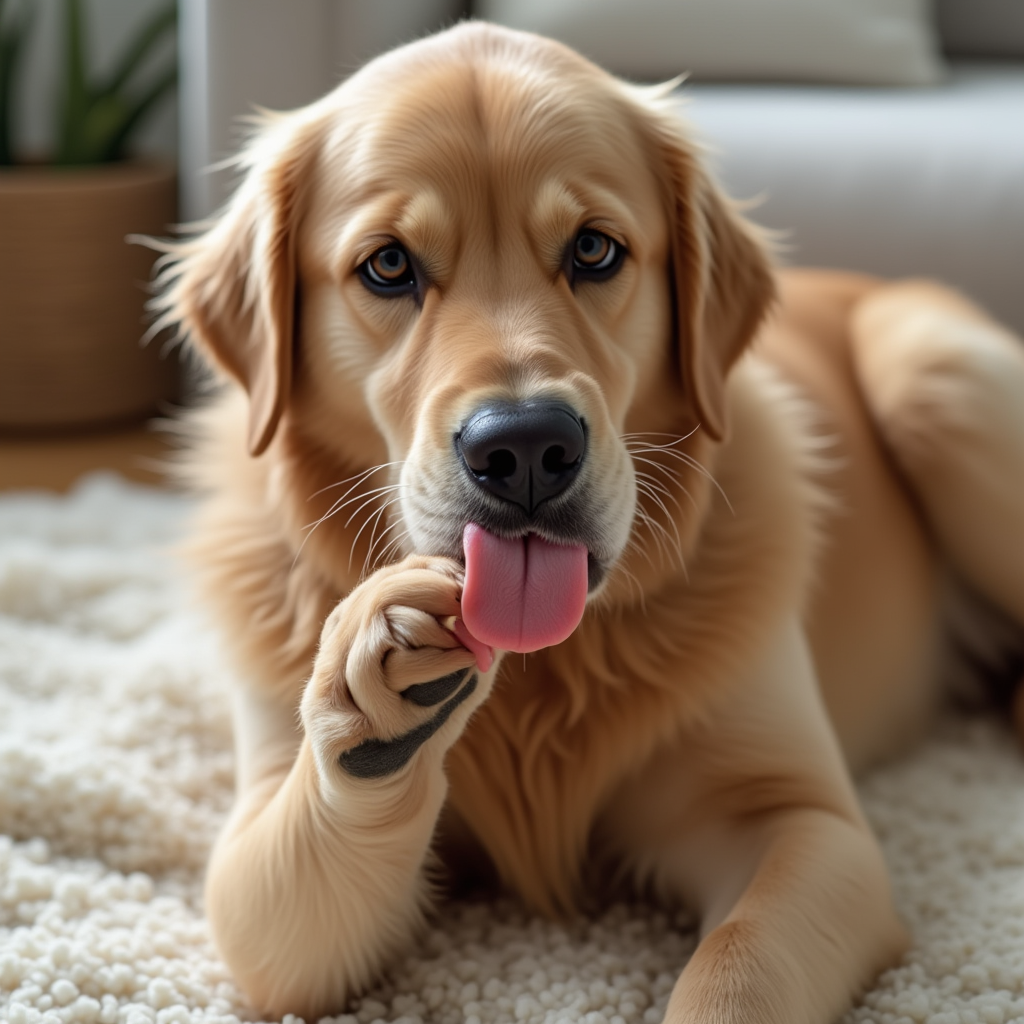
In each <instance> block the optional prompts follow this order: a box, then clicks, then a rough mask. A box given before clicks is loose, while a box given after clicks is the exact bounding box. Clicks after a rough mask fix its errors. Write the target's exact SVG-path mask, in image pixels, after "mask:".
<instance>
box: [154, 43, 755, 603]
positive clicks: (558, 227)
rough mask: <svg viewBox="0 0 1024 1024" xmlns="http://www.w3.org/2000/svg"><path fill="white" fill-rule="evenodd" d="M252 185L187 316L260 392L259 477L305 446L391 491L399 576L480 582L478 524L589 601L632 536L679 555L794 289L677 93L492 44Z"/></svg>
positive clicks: (327, 133)
mask: <svg viewBox="0 0 1024 1024" xmlns="http://www.w3.org/2000/svg"><path fill="white" fill-rule="evenodd" d="M245 160H246V162H247V165H248V173H247V176H246V178H245V180H244V182H243V184H242V185H241V187H240V189H239V191H238V193H237V194H236V196H235V197H234V199H233V200H232V202H231V203H230V205H229V207H228V208H227V210H226V212H225V214H224V215H223V216H222V217H221V219H220V220H219V221H218V223H217V224H216V225H215V226H214V227H213V228H211V229H210V230H209V231H208V232H207V233H206V234H204V235H202V236H201V237H199V238H198V239H195V240H193V241H191V242H189V243H185V244H184V245H183V247H182V256H181V259H180V260H179V262H178V264H177V266H176V268H175V269H174V270H173V272H172V273H173V274H174V275H175V278H174V280H173V281H172V284H171V287H170V289H169V291H168V298H167V303H168V305H169V306H170V308H171V309H172V311H173V313H174V315H175V316H176V317H178V318H179V319H180V320H181V321H182V322H183V323H184V325H185V327H186V328H187V330H188V332H189V333H190V334H191V336H192V337H193V338H194V340H195V341H196V343H197V344H198V345H199V347H200V348H201V349H202V350H203V351H204V352H205V353H206V354H207V355H208V356H209V357H210V358H212V360H213V361H214V362H215V363H216V364H217V365H218V366H219V367H220V368H221V369H222V370H224V371H226V372H227V374H229V375H230V376H231V377H233V378H235V380H237V381H238V382H239V383H240V384H241V385H242V386H243V387H244V388H245V390H246V391H247V393H248V396H249V409H250V413H249V432H248V443H249V450H250V453H251V454H252V455H253V456H260V455H261V454H262V453H264V451H265V450H266V449H268V447H269V448H270V449H271V451H270V452H268V453H267V455H265V456H263V457H265V458H266V457H270V458H273V457H274V454H273V453H274V452H275V451H277V450H278V449H281V448H282V446H283V444H284V442H283V441H282V436H281V435H285V436H290V437H291V438H292V443H291V444H290V445H285V447H288V449H289V450H290V451H292V452H294V451H295V450H296V447H297V445H296V443H294V439H295V438H297V437H298V438H302V439H303V440H302V444H304V445H306V446H307V447H315V448H316V450H317V451H319V452H321V453H328V455H327V456H325V457H326V458H327V461H328V463H330V464H331V465H332V466H333V467H334V468H333V469H332V472H333V473H334V474H335V477H336V478H340V477H341V476H345V477H347V476H349V475H350V474H352V473H353V472H356V473H358V472H359V471H361V470H367V469H371V468H372V467H376V466H383V465H388V466H390V467H391V473H392V476H393V485H394V486H395V487H396V488H397V490H396V491H395V492H394V495H395V496H396V498H397V500H396V501H395V503H394V504H393V505H392V506H391V508H390V511H389V515H391V516H392V517H394V519H395V520H396V522H395V525H396V530H397V534H396V536H398V537H400V538H401V541H400V543H398V544H396V545H395V547H394V548H393V549H392V550H396V549H398V550H405V551H418V552H423V553H427V552H429V553H438V554H449V555H452V556H454V557H457V558H462V557H463V540H464V533H465V531H466V527H467V524H471V523H472V524H477V525H478V526H479V527H481V528H482V529H483V531H484V533H485V535H486V536H488V537H491V538H498V539H499V540H501V539H504V540H506V541H507V540H510V539H515V540H521V539H522V538H526V537H528V536H530V537H538V538H542V539H543V540H544V541H546V542H549V543H551V544H554V545H557V546H570V547H573V546H575V547H576V548H577V549H578V548H581V547H582V548H585V549H586V554H587V559H586V564H587V584H588V586H589V589H590V591H591V592H595V591H596V590H597V589H599V586H600V585H601V583H602V581H603V580H604V579H605V577H606V576H607V574H608V570H609V569H610V568H612V567H613V566H615V565H616V564H620V563H621V562H622V560H623V555H624V552H625V551H626V549H627V546H628V545H629V542H630V536H631V531H639V532H640V533H642V532H643V531H645V530H646V531H647V532H649V533H650V532H652V531H654V530H655V529H656V528H657V529H659V530H661V531H662V532H663V533H666V535H667V534H668V531H669V530H670V529H678V523H675V522H672V521H673V520H678V519H679V518H680V517H681V516H682V514H683V513H682V511H681V505H679V504H675V507H673V503H677V502H678V496H679V495H682V494H684V493H685V491H686V489H687V484H688V483H689V485H690V490H691V491H693V490H695V489H696V490H699V489H700V488H701V487H702V486H703V484H702V482H701V478H700V476H699V473H698V471H696V470H694V469H693V467H691V466H690V465H689V463H688V462H687V461H686V460H687V459H689V458H691V457H692V456H694V455H695V454H697V455H699V454H701V453H706V452H707V450H708V449H709V448H710V447H711V446H713V442H715V441H716V440H720V439H721V438H722V436H723V434H724V432H725V430H726V419H727V409H726V396H725V380H726V376H727V374H728V371H729V368H730V366H731V365H732V364H733V363H734V361H735V360H736V358H737V357H738V355H739V354H740V352H741V351H742V349H743V348H744V346H745V345H746V344H747V342H748V341H749V340H750V338H751V336H752V334H753V333H754V331H755V330H756V328H757V326H758V324H759V322H760V320H761V318H762V315H763V313H764V311H765V308H766V306H767V305H768V303H769V302H770V300H771V297H772V294H773V285H772V276H771V272H770V268H769V265H768V262H767V260H766V257H765V254H764V251H763V248H762V246H761V244H760V243H759V241H758V239H757V237H756V235H755V233H754V232H753V231H752V230H751V229H750V228H749V226H748V225H746V224H745V223H744V222H743V220H742V219H741V218H740V217H739V216H738V215H737V214H736V213H735V212H734V210H733V209H732V208H731V206H730V205H729V204H728V202H727V201H726V200H725V199H724V198H723V197H722V195H721V194H720V193H719V192H718V190H717V189H716V187H715V186H714V185H713V183H712V182H711V181H710V179H709V178H708V177H707V175H706V174H705V172H704V170H703V168H702V166H701V163H700V160H699V159H698V157H697V155H696V154H695V151H694V148H693V146H692V145H691V144H690V143H689V142H688V141H687V140H686V138H685V135H684V132H683V128H682V126H681V124H680V123H679V121H678V118H677V117H676V115H675V114H674V113H673V112H672V111H671V110H670V109H669V107H668V105H667V104H666V103H665V102H663V101H661V100H659V99H658V98H657V95H656V94H655V92H654V91H652V90H646V91H645V90H641V89H639V88H636V87H632V86H628V85H626V84H624V83H622V82H620V81H618V80H616V79H614V78H612V77H611V76H609V75H607V74H605V73H604V72H602V71H601V70H599V69H598V68H596V67H595V66H593V65H592V64H590V63H588V62H587V61H585V60H584V59H583V58H581V57H579V56H578V55H577V54H575V53H573V52H572V51H570V50H568V49H566V48H565V47H563V46H560V45H558V44H556V43H553V42H550V41H547V40H544V39H540V38H537V37H535V36H530V35H525V34H522V33H516V32H510V31H506V30H503V29H498V28H494V27H491V26H487V25H482V24H466V25H462V26H459V27H457V28H455V29H452V30H450V31H448V32H445V33H443V34H441V35H438V36H434V37H432V38H429V39H425V40H422V41H420V42H417V43H414V44H412V45H410V46H407V47H404V48H402V49H400V50H396V51H394V52H392V53H390V54H387V55H385V56H384V57H381V58H379V59H377V60H375V61H374V62H372V63H371V64H369V65H368V66H367V67H365V68H364V69H363V70H362V71H360V72H359V73H357V74H356V75H355V76H353V77H352V78H351V79H349V80H348V81H347V82H345V83H344V84H343V85H342V86H340V87H339V88H338V89H337V90H336V91H334V92H333V93H331V94H330V95H328V96H327V97H325V98H324V99H323V100H321V101H319V102H317V103H315V104H313V105H312V106H310V107H308V108H305V109H303V110H301V111H297V112H295V113H291V114H286V115H275V116H274V117H272V118H271V119H269V120H268V121H267V123H266V124H265V125H264V127H263V128H262V130H261V132H260V133H259V135H258V136H257V137H256V139H255V140H254V142H253V143H252V145H251V146H250V148H249V150H248V151H247V154H246V156H245ZM275 437H276V440H275ZM683 439H685V440H683ZM272 442H273V444H272ZM666 445H667V446H668V447H669V448H671V450H672V452H674V453H675V454H678V455H679V456H682V459H681V460H680V461H679V463H678V466H677V467H676V468H673V467H674V465H675V464H674V463H672V462H671V460H670V459H668V458H667V457H663V453H662V449H663V448H664V447H665V446H666ZM673 445H675V447H672V446H673ZM298 447H301V445H299V446H298ZM638 449H640V451H639V453H638ZM673 458H674V456H673ZM645 462H650V463H651V465H650V466H645V465H644V463H645ZM677 469H678V471H677ZM341 470H344V472H341ZM327 482H330V481H327ZM381 483H382V480H381V477H379V476H374V475H373V474H370V475H368V476H367V477H366V481H365V490H360V491H359V492H358V493H359V494H363V493H365V494H367V495H368V496H369V497H372V491H373V490H374V488H376V487H377V486H379V485H380V484H381ZM306 496H307V495H303V497H306ZM645 503H646V504H645ZM370 508H371V511H373V510H375V509H376V508H377V506H376V505H373V504H372V503H371V505H370ZM677 509H678V510H679V511H677ZM638 513H639V517H638ZM345 518H346V519H347V518H348V514H347V512H346V516H345ZM361 521H362V520H361V517H360V518H359V519H356V520H354V525H359V524H360V523H361ZM641 539H642V538H641ZM639 546H641V547H642V545H639Z"/></svg>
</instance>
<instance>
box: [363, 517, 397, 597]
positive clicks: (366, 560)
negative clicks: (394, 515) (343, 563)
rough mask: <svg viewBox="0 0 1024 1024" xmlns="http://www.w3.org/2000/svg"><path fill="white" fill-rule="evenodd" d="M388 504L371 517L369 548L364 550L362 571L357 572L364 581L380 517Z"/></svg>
mask: <svg viewBox="0 0 1024 1024" xmlns="http://www.w3.org/2000/svg"><path fill="white" fill-rule="evenodd" d="M388 504H393V502H389V503H388ZM388 504H385V505H382V506H381V507H380V508H379V509H378V510H377V514H376V515H375V516H374V517H373V527H372V528H371V529H370V546H369V547H368V548H367V549H366V557H365V558H364V559H363V567H362V569H360V570H359V578H360V579H365V578H366V574H367V572H368V571H369V568H370V556H371V555H372V554H373V549H374V548H375V547H376V546H377V540H376V534H377V527H378V525H379V524H380V519H381V516H383V515H384V513H385V512H387V510H388ZM364 525H365V524H364ZM358 538H359V535H358V534H356V539H357V540H358Z"/></svg>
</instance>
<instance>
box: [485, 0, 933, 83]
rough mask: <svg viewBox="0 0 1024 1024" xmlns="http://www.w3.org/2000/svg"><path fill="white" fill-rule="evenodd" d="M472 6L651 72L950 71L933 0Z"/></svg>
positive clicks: (918, 79)
mask: <svg viewBox="0 0 1024 1024" xmlns="http://www.w3.org/2000/svg"><path fill="white" fill-rule="evenodd" d="M472 10H473V13H474V14H475V15H476V16H478V17H481V18H486V19H488V20H490V21H496V22H500V23H501V24H504V25H509V26H511V27H512V28H520V29H526V30H527V31H531V32H538V33H540V34H541V35H546V36H551V37H553V38H555V39H560V40H562V41H563V42H565V43H568V44H569V45H570V46H572V47H575V48H576V49H577V50H580V51H581V52H582V53H585V54H586V55H587V56H589V57H590V58H591V59H593V60H595V61H596V62H597V63H598V64H601V65H603V66H604V67H606V68H608V70H610V71H614V72H615V73H617V74H621V75H625V76H627V77H631V78H637V79H641V80H647V81H654V80H656V79H668V78H672V77H674V76H676V75H678V74H681V73H683V72H690V73H692V74H693V75H694V76H695V77H696V78H698V79H704V78H707V79H747V80H750V79H760V80H774V81H820V82H847V83H865V84H875V85H883V84H884V85H925V84H928V83H931V82H935V81H937V80H938V79H939V77H940V76H941V71H942V64H941V61H940V58H939V55H938V43H937V36H936V34H935V30H934V26H933V22H932V18H931V2H930V0H630V2H629V3H623V2H622V0H475V2H474V3H473V5H472Z"/></svg>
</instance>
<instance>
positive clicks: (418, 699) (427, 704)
mask: <svg viewBox="0 0 1024 1024" xmlns="http://www.w3.org/2000/svg"><path fill="white" fill-rule="evenodd" d="M465 678H466V669H464V668H460V669H459V671H458V672H452V673H451V675H447V676H441V678H440V679H431V681H430V682H429V683H416V685H415V686H409V687H406V688H405V689H404V690H403V691H402V696H403V697H404V698H405V699H406V700H411V701H412V702H413V704H418V705H419V706H420V707H421V708H432V707H433V706H434V705H435V704H440V703H441V701H443V700H447V699H448V698H449V697H450V696H451V695H452V694H453V693H454V692H455V691H456V690H457V689H458V688H459V683H461V682H462V680H463V679H465Z"/></svg>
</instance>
